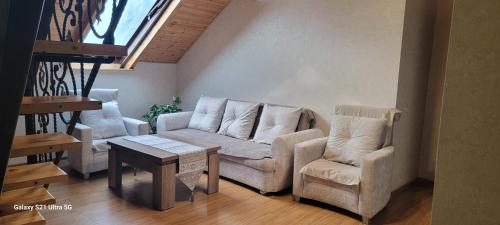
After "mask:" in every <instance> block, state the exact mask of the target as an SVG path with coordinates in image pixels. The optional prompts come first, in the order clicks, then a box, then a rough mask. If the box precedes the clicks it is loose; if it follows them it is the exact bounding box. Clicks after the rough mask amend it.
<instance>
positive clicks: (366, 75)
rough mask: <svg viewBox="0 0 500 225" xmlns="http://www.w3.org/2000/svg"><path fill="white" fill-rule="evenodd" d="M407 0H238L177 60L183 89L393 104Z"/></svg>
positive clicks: (193, 96) (304, 101)
mask: <svg viewBox="0 0 500 225" xmlns="http://www.w3.org/2000/svg"><path fill="white" fill-rule="evenodd" d="M404 6H405V4H404V1H394V0H379V1H363V0H315V1H303V0H287V1H279V0H274V1H271V0H264V1H253V0H252V1H248V0H233V1H232V2H231V3H230V4H229V5H228V6H227V7H226V9H224V10H223V11H222V13H221V14H220V15H219V16H218V17H217V18H216V19H215V21H214V22H213V23H212V24H211V25H210V27H209V28H208V29H207V30H206V31H205V32H204V34H203V35H202V36H201V37H200V39H198V41H197V42H196V43H195V44H194V46H193V47H192V48H191V49H190V50H189V51H188V52H187V53H186V54H185V55H184V57H183V58H182V59H181V60H180V62H179V63H178V65H177V81H178V82H177V84H178V86H177V88H178V94H180V95H181V97H182V98H183V101H184V108H186V109H189V108H193V107H194V105H195V103H196V100H197V99H198V97H199V96H200V95H201V94H207V95H213V96H227V97H230V98H236V99H245V100H251V101H260V102H271V103H280V104H288V105H296V106H304V107H308V108H311V109H312V110H314V111H315V112H317V113H318V115H319V116H320V120H321V121H320V123H319V124H318V125H319V127H320V128H322V129H323V130H325V131H328V123H327V121H328V120H329V118H330V115H331V113H332V111H333V107H334V105H335V104H340V103H349V104H367V105H375V106H389V107H394V106H396V93H397V83H398V70H399V57H400V50H401V37H402V29H403V15H404Z"/></svg>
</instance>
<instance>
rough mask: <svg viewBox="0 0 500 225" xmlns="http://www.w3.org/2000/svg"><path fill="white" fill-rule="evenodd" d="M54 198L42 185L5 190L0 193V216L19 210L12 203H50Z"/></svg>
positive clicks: (28, 204) (53, 201)
mask: <svg viewBox="0 0 500 225" xmlns="http://www.w3.org/2000/svg"><path fill="white" fill-rule="evenodd" d="M55 203H56V199H55V198H54V196H52V195H51V194H50V193H49V192H48V191H47V189H45V188H44V187H42V186H34V187H29V188H22V189H17V190H12V191H6V192H3V193H1V195H0V216H4V215H8V214H12V213H16V212H19V211H17V210H16V209H14V205H25V206H33V205H50V204H55Z"/></svg>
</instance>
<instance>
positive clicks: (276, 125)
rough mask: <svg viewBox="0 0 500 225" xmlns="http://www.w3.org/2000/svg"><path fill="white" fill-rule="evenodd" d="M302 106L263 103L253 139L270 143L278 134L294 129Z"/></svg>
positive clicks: (287, 132)
mask: <svg viewBox="0 0 500 225" xmlns="http://www.w3.org/2000/svg"><path fill="white" fill-rule="evenodd" d="M301 113H302V108H291V107H285V106H272V105H269V104H266V105H264V108H263V109H262V115H261V117H260V121H259V125H258V126H257V130H256V131H255V136H254V138H253V141H255V142H257V143H265V144H271V143H272V142H273V141H274V139H276V138H277V137H278V136H280V135H284V134H290V133H293V132H295V131H296V129H297V125H298V123H299V119H300V115H301Z"/></svg>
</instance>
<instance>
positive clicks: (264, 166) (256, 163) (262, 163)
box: [220, 155, 275, 172]
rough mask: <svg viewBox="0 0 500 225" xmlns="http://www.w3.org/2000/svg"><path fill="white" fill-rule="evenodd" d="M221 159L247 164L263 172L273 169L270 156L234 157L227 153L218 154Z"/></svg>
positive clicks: (272, 160)
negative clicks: (254, 157) (261, 157)
mask: <svg viewBox="0 0 500 225" xmlns="http://www.w3.org/2000/svg"><path fill="white" fill-rule="evenodd" d="M220 158H221V160H227V161H231V162H235V163H238V164H241V165H245V166H248V167H250V168H254V169H256V170H260V171H263V172H272V171H274V168H275V167H274V159H271V158H263V159H245V158H240V157H234V156H229V155H220Z"/></svg>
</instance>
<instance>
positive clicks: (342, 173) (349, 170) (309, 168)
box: [300, 159, 361, 187]
mask: <svg viewBox="0 0 500 225" xmlns="http://www.w3.org/2000/svg"><path fill="white" fill-rule="evenodd" d="M300 173H301V174H303V175H307V176H311V177H315V178H319V179H322V180H326V181H331V182H334V183H336V184H342V185H347V186H355V187H358V186H359V183H360V180H361V179H360V177H361V169H360V168H358V167H354V166H351V165H347V164H342V163H338V162H332V161H328V160H326V159H318V160H315V161H312V162H310V163H309V164H307V165H306V166H304V167H303V168H302V169H301V170H300Z"/></svg>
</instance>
